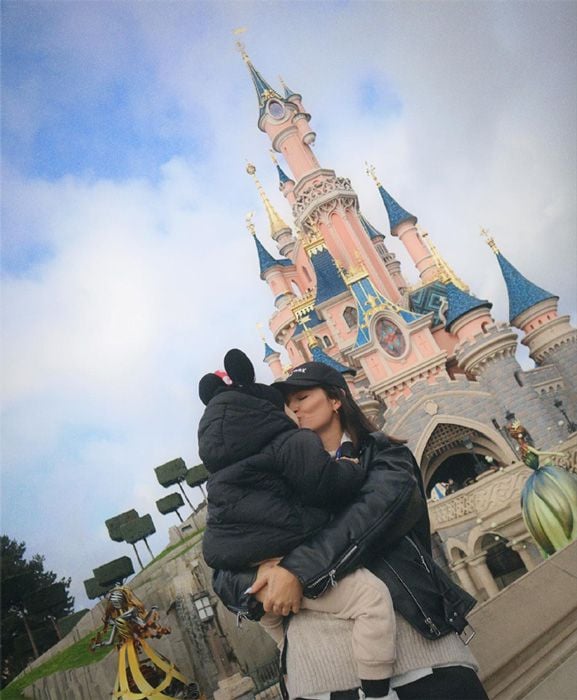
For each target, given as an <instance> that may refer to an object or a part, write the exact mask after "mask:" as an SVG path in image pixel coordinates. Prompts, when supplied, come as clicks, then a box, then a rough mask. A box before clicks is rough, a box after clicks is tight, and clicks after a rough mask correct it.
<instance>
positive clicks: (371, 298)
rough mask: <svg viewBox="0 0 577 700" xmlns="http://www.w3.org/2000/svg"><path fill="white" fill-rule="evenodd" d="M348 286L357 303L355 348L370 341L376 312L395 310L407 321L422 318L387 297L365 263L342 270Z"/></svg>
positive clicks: (411, 321) (396, 313) (410, 321)
mask: <svg viewBox="0 0 577 700" xmlns="http://www.w3.org/2000/svg"><path fill="white" fill-rule="evenodd" d="M341 272H342V275H343V278H344V280H345V282H346V283H347V286H348V287H349V289H350V290H351V293H352V295H353V296H354V298H355V301H356V304H357V338H356V341H355V349H356V348H360V347H363V345H366V344H367V343H369V342H370V340H371V337H370V333H369V328H370V323H371V320H372V318H373V316H375V314H377V313H379V312H381V311H389V312H391V311H392V312H393V314H394V315H395V316H400V317H401V318H402V319H403V321H405V323H413V322H414V321H417V320H419V319H420V318H421V316H419V315H418V314H415V313H413V312H412V311H407V309H403V308H401V307H400V306H397V305H396V304H393V303H392V302H391V301H389V300H388V299H386V298H385V297H384V296H383V295H382V294H381V293H380V292H379V291H378V290H377V289H375V287H374V286H373V283H372V282H371V280H370V278H369V274H368V272H367V270H366V269H365V267H364V266H363V265H360V266H359V267H358V268H357V269H356V270H351V271H350V272H346V271H344V270H343V271H341Z"/></svg>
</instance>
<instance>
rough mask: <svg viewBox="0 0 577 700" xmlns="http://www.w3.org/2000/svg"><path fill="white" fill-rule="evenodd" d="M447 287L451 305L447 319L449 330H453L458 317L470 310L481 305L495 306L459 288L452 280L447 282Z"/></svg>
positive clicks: (446, 323)
mask: <svg viewBox="0 0 577 700" xmlns="http://www.w3.org/2000/svg"><path fill="white" fill-rule="evenodd" d="M445 289H446V290H447V303H448V305H449V308H448V309H447V314H446V320H445V328H446V329H447V330H448V331H449V330H451V326H452V325H453V323H455V321H456V320H457V319H459V318H461V317H462V316H464V315H465V314H467V313H469V311H472V310H473V309H480V308H481V307H485V308H487V309H490V308H491V307H492V306H493V304H491V302H490V301H487V300H486V299H477V297H474V296H471V295H470V294H467V292H464V291H463V290H462V289H459V287H457V286H455V285H454V284H453V283H452V282H447V284H446V285H445Z"/></svg>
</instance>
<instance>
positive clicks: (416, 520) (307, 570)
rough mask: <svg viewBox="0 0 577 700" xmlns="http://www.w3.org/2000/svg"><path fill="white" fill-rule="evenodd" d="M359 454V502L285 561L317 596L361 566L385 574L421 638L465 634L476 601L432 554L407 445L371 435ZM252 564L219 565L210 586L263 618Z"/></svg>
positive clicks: (238, 608)
mask: <svg viewBox="0 0 577 700" xmlns="http://www.w3.org/2000/svg"><path fill="white" fill-rule="evenodd" d="M359 459H360V462H361V464H362V465H363V466H364V467H365V468H366V469H367V470H368V475H367V479H366V481H365V483H364V484H363V486H362V487H361V490H360V492H359V493H358V495H357V496H356V498H355V499H354V501H353V502H352V503H351V504H350V505H348V506H347V507H346V508H344V509H343V510H342V511H341V512H340V513H339V514H338V515H336V517H335V518H334V519H333V520H332V521H331V522H330V523H328V525H326V526H325V527H324V528H323V529H322V530H321V531H320V532H318V533H316V534H315V535H313V536H312V537H311V538H309V539H308V540H307V541H306V542H304V543H303V544H301V545H299V546H298V547H295V549H294V550H292V551H291V552H290V554H288V555H287V556H286V557H284V558H283V560H282V561H281V566H283V567H284V568H286V569H288V570H289V571H291V572H292V573H293V574H294V575H295V576H296V577H297V578H298V579H299V581H300V582H301V583H302V585H303V589H304V593H305V595H306V596H308V597H317V596H319V595H322V593H324V591H325V590H326V589H327V588H328V587H329V586H330V585H331V584H333V585H334V584H335V583H336V581H338V580H339V579H341V578H343V577H344V576H346V574H347V573H349V572H351V571H353V570H354V569H356V568H358V567H359V566H366V567H367V568H368V569H370V570H371V571H372V572H373V573H374V574H375V575H376V576H378V577H379V578H380V579H381V580H383V581H384V582H385V583H386V584H387V586H388V588H389V591H390V593H391V597H392V599H393V604H394V606H395V609H396V610H397V612H399V613H400V614H401V615H403V617H404V618H405V619H406V620H407V621H408V622H409V623H410V624H411V625H413V626H414V627H415V628H416V629H417V630H418V631H419V632H420V633H421V634H422V635H423V636H425V637H427V638H429V639H436V638H438V637H441V636H443V635H444V634H448V633H449V632H451V631H457V632H461V631H462V630H463V629H464V627H465V626H466V620H465V615H466V613H467V612H468V611H469V610H470V609H471V608H472V607H473V605H474V604H475V600H474V598H473V597H472V596H470V595H469V594H468V593H466V591H464V590H463V589H461V588H460V587H459V586H457V585H456V584H455V583H454V582H453V581H452V580H451V579H450V578H449V577H448V576H446V574H445V573H444V572H443V571H442V570H441V569H440V567H439V566H437V564H436V563H435V562H434V561H433V559H432V557H431V544H430V526H429V516H428V511H427V505H426V499H425V492H424V488H423V483H422V478H421V473H420V469H419V467H418V465H417V463H416V461H415V459H414V457H413V455H412V454H411V452H410V450H408V449H407V448H406V447H405V446H403V445H399V444H395V443H392V442H391V441H390V440H388V439H387V437H386V436H385V435H383V434H382V433H373V434H372V435H371V436H370V438H369V440H368V441H367V443H366V444H365V446H364V448H363V449H362V451H361V453H360V455H359ZM254 578H255V571H254V570H247V571H244V572H242V573H241V574H239V573H236V574H233V573H231V572H227V571H217V572H216V573H215V575H214V578H213V586H214V590H215V592H216V593H217V595H218V596H219V597H220V598H221V600H222V601H223V602H224V603H225V605H227V607H228V608H229V609H230V610H232V611H234V612H236V613H238V614H241V615H246V616H248V617H250V618H252V619H258V618H259V616H260V615H262V606H261V605H260V603H257V602H256V601H255V599H254V598H253V597H252V596H250V595H247V594H246V593H245V591H246V590H247V588H248V587H249V586H250V585H251V584H252V583H253V581H254Z"/></svg>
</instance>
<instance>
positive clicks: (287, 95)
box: [278, 75, 302, 100]
mask: <svg viewBox="0 0 577 700" xmlns="http://www.w3.org/2000/svg"><path fill="white" fill-rule="evenodd" d="M278 78H279V81H280V84H281V85H282V88H283V90H284V96H285V100H289V99H290V98H291V97H296V98H298V99H299V100H300V99H302V95H299V93H298V92H295V91H294V90H291V89H290V88H289V87H288V86H287V84H286V83H285V81H284V80H283V79H282V76H281V75H279V77H278Z"/></svg>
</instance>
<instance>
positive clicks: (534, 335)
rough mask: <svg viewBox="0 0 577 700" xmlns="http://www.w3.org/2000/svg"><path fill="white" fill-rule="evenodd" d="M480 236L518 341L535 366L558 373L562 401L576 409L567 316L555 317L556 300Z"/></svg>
mask: <svg viewBox="0 0 577 700" xmlns="http://www.w3.org/2000/svg"><path fill="white" fill-rule="evenodd" d="M482 235H483V236H485V238H486V239H487V243H488V244H489V246H490V248H491V250H492V251H493V252H494V253H495V255H496V257H497V261H498V263H499V267H500V268H501V272H502V274H503V279H504V280H505V285H506V287H507V294H508V297H509V321H510V323H511V324H512V325H513V326H515V327H516V328H519V329H520V330H521V331H522V332H523V333H524V335H525V337H524V338H523V339H522V341H521V342H522V343H523V345H526V346H527V347H528V348H529V355H530V357H531V358H532V359H533V360H534V362H535V364H536V365H537V366H538V367H547V366H549V367H552V368H553V367H555V368H556V369H557V370H558V372H559V373H560V375H561V377H562V379H563V384H564V389H565V392H564V397H565V399H566V400H568V401H569V403H570V404H572V405H573V406H577V364H576V363H575V343H576V341H577V330H576V329H575V328H573V327H572V326H571V325H570V323H569V316H559V315H558V312H557V303H558V300H559V297H557V296H555V295H554V294H551V292H548V291H546V290H545V289H542V288H541V287H538V286H537V285H536V284H533V282H530V281H529V280H528V279H527V278H526V277H524V276H523V275H522V274H521V273H520V272H519V271H518V270H517V269H516V268H515V267H513V265H511V263H510V262H509V261H508V260H507V258H505V256H504V255H502V254H501V252H500V251H499V249H498V248H497V245H496V243H495V241H494V239H493V238H492V237H490V236H489V235H488V232H487V231H486V230H484V229H483V230H482Z"/></svg>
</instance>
